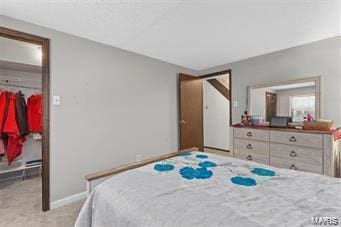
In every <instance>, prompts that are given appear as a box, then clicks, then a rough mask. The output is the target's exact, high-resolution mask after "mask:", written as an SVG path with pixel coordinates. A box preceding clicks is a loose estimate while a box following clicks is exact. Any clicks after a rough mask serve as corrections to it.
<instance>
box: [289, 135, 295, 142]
mask: <svg viewBox="0 0 341 227" xmlns="http://www.w3.org/2000/svg"><path fill="white" fill-rule="evenodd" d="M289 141H290V142H296V141H297V139H296V138H295V136H292V137H290V138H289Z"/></svg>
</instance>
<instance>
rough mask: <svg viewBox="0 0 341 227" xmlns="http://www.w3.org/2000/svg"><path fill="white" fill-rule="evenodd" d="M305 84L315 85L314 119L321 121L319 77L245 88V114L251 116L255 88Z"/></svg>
mask: <svg viewBox="0 0 341 227" xmlns="http://www.w3.org/2000/svg"><path fill="white" fill-rule="evenodd" d="M305 82H314V83H315V118H316V119H321V118H322V116H321V76H316V77H307V78H302V79H295V80H286V81H275V82H269V83H262V84H255V85H250V86H248V87H247V100H246V106H247V112H248V114H249V115H252V101H251V100H252V99H251V97H252V90H253V89H257V88H266V87H273V86H281V85H288V84H299V83H305Z"/></svg>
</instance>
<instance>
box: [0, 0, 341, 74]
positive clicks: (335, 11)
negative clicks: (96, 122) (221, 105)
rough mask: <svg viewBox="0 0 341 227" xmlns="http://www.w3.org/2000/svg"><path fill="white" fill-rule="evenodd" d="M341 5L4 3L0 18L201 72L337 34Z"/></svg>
mask: <svg viewBox="0 0 341 227" xmlns="http://www.w3.org/2000/svg"><path fill="white" fill-rule="evenodd" d="M340 1H341V0H220V1H218V0H211V1H209V0H206V1H203V0H183V1H175V0H173V1H172V0H154V1H151V0H145V1H142V0H140V1H137V0H135V1H133V0H130V1H128V0H126V1H124V0H120V1H118V0H116V1H115V0H111V1H109V0H83V1H80V0H78V1H76V0H68V1H66V0H59V1H57V0H0V14H3V15H6V16H9V17H13V18H17V19H20V20H24V21H28V22H31V23H34V24H38V25H42V26H45V27H49V28H52V29H56V30H59V31H63V32H67V33H70V34H73V35H77V36H81V37H84V38H88V39H90V40H94V41H97V42H101V43H105V44H108V45H111V46H115V47H119V48H122V49H126V50H130V51H133V52H136V53H139V54H143V55H147V56H150V57H153V58H156V59H160V60H163V61H166V62H170V63H174V64H178V65H182V66H185V67H188V68H191V69H196V70H201V69H205V68H209V67H212V66H216V65H220V64H225V63H229V62H234V61H237V60H241V59H245V58H249V57H253V56H257V55H261V54H265V53H270V52H273V51H277V50H281V49H285V48H289V47H293V46H297V45H301V44H305V43H309V42H312V41H317V40H321V39H324V38H329V37H333V36H336V35H339V34H340V31H341V3H340Z"/></svg>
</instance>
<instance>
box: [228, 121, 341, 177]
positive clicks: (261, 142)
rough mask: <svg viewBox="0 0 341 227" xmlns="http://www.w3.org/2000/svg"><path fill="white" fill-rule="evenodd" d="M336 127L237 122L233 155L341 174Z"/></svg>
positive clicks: (310, 170)
mask: <svg viewBox="0 0 341 227" xmlns="http://www.w3.org/2000/svg"><path fill="white" fill-rule="evenodd" d="M340 141H341V140H337V139H335V137H334V131H310V130H298V129H277V128H276V129H275V128H270V127H251V126H250V127H245V126H233V156H234V157H235V158H240V159H244V160H250V161H255V162H259V163H264V164H267V165H270V166H275V167H279V168H286V169H293V170H300V171H306V172H312V173H319V174H324V175H328V176H334V177H335V176H340V152H339V149H340V148H339V147H340Z"/></svg>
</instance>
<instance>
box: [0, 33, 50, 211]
mask: <svg viewBox="0 0 341 227" xmlns="http://www.w3.org/2000/svg"><path fill="white" fill-rule="evenodd" d="M0 37H4V38H9V39H14V40H18V41H23V42H28V43H33V44H37V45H40V46H41V48H42V97H43V107H42V109H43V119H42V121H43V132H42V159H43V161H42V210H43V211H48V210H50V40H49V39H47V38H44V37H40V36H36V35H32V34H28V33H25V32H20V31H16V30H13V29H9V28H5V27H1V26H0Z"/></svg>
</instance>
